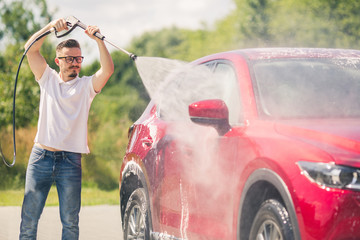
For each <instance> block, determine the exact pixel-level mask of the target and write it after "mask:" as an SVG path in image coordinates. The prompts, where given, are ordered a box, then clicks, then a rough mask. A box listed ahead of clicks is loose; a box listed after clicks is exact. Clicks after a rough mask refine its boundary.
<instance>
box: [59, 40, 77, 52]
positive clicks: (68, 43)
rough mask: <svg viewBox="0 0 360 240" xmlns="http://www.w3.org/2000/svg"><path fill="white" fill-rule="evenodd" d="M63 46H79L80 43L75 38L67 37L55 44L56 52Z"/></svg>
mask: <svg viewBox="0 0 360 240" xmlns="http://www.w3.org/2000/svg"><path fill="white" fill-rule="evenodd" d="M63 48H80V44H79V42H78V41H76V40H75V39H67V40H65V41H62V42H61V43H59V44H58V45H57V47H56V52H58V51H60V50H61V49H63ZM80 49H81V48H80Z"/></svg>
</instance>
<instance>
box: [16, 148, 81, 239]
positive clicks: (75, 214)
mask: <svg viewBox="0 0 360 240" xmlns="http://www.w3.org/2000/svg"><path fill="white" fill-rule="evenodd" d="M53 183H55V184H56V188H57V192H58V197H59V207H60V218H61V223H62V226H63V228H62V239H63V240H65V239H66V240H75V239H79V212H80V206H81V154H80V153H72V152H64V151H59V152H51V151H48V150H45V149H42V148H39V147H36V146H34V147H33V149H32V152H31V155H30V159H29V164H28V167H27V171H26V183H25V195H24V201H23V205H22V212H21V226H20V239H21V240H25V239H36V235H37V226H38V221H39V218H40V215H41V213H42V211H43V208H44V205H45V201H46V198H47V196H48V193H49V190H50V188H51V185H52V184H53Z"/></svg>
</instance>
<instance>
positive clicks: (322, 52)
mask: <svg viewBox="0 0 360 240" xmlns="http://www.w3.org/2000/svg"><path fill="white" fill-rule="evenodd" d="M236 55H240V56H242V57H244V58H246V59H248V60H260V59H272V58H305V57H306V58H360V51H359V50H354V49H335V48H246V49H238V50H233V51H228V52H222V53H217V54H212V55H210V56H207V57H205V58H202V59H203V60H204V59H209V58H213V59H215V58H217V59H221V58H229V57H234V56H236Z"/></svg>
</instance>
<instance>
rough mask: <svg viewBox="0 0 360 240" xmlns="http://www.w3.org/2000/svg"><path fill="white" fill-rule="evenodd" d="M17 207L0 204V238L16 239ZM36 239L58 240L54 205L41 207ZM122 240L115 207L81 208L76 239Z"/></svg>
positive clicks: (2, 239)
mask: <svg viewBox="0 0 360 240" xmlns="http://www.w3.org/2000/svg"><path fill="white" fill-rule="evenodd" d="M20 215H21V208H20V207H0V240H16V239H19V227H20ZM37 239H38V240H60V239H61V222H60V216H59V208H58V207H45V209H44V212H43V214H42V216H41V219H40V222H39V229H38V238H37ZM99 239H101V240H122V239H123V237H122V230H121V220H120V210H119V206H91V207H82V208H81V212H80V240H99Z"/></svg>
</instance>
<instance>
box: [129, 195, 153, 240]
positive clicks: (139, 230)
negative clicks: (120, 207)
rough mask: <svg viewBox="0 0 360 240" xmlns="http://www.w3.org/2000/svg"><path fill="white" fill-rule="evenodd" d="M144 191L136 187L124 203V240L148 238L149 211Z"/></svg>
mask: <svg viewBox="0 0 360 240" xmlns="http://www.w3.org/2000/svg"><path fill="white" fill-rule="evenodd" d="M148 209H149V208H148V202H147V198H146V193H145V190H144V189H143V188H138V189H136V190H135V191H134V192H133V193H132V194H131V195H130V198H129V200H128V202H127V204H126V209H125V215H124V240H131V239H146V240H147V239H150V229H149V211H148Z"/></svg>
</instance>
